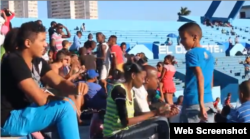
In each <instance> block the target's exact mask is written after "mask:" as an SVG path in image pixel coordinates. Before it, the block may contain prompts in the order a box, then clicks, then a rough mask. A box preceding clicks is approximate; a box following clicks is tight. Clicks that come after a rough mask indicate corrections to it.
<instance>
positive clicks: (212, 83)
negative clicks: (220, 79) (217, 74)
mask: <svg viewBox="0 0 250 139" xmlns="http://www.w3.org/2000/svg"><path fill="white" fill-rule="evenodd" d="M211 87H212V88H213V87H214V74H213V77H212V81H211Z"/></svg>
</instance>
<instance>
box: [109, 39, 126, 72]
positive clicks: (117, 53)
mask: <svg viewBox="0 0 250 139" xmlns="http://www.w3.org/2000/svg"><path fill="white" fill-rule="evenodd" d="M116 40H117V37H116V36H115V35H111V36H110V37H109V40H108V44H109V47H110V51H111V53H112V54H113V55H114V57H115V58H114V60H115V62H114V65H115V69H116V70H119V71H121V72H123V69H122V66H123V64H124V59H123V52H122V49H121V48H120V46H118V45H117V44H116Z"/></svg>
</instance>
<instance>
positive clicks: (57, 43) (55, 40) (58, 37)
mask: <svg viewBox="0 0 250 139" xmlns="http://www.w3.org/2000/svg"><path fill="white" fill-rule="evenodd" d="M55 28H56V32H54V34H53V35H52V36H51V45H52V49H53V50H55V51H59V50H61V49H62V48H63V47H62V41H63V40H64V38H70V32H69V30H68V28H66V27H65V26H63V25H62V24H60V23H58V24H57V25H56V27H55ZM63 28H64V29H65V30H66V32H67V35H62V34H64V33H63Z"/></svg>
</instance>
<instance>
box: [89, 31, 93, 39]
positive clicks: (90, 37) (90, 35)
mask: <svg viewBox="0 0 250 139" xmlns="http://www.w3.org/2000/svg"><path fill="white" fill-rule="evenodd" d="M88 40H89V41H92V40H93V35H92V34H91V33H89V35H88Z"/></svg>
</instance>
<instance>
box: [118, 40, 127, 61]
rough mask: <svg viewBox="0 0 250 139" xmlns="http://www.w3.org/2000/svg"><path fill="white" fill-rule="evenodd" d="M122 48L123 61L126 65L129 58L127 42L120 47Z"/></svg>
mask: <svg viewBox="0 0 250 139" xmlns="http://www.w3.org/2000/svg"><path fill="white" fill-rule="evenodd" d="M120 47H121V49H122V53H123V61H124V63H126V62H127V56H128V55H127V52H126V50H127V44H126V43H125V42H122V43H121V45H120Z"/></svg>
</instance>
